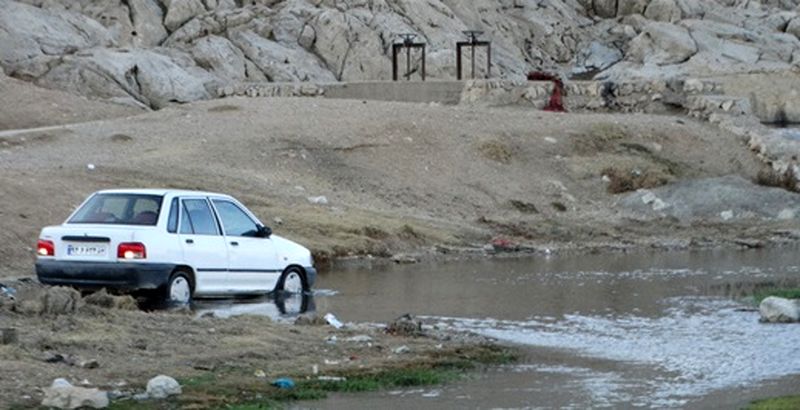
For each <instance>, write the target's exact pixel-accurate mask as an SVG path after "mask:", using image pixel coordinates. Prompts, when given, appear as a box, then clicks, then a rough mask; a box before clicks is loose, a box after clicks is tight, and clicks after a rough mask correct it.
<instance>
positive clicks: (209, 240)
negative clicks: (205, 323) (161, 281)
mask: <svg viewBox="0 0 800 410" xmlns="http://www.w3.org/2000/svg"><path fill="white" fill-rule="evenodd" d="M180 203H181V212H180V223H179V226H178V237H179V238H180V239H179V240H180V243H181V247H182V249H183V257H184V260H185V261H186V263H188V264H189V265H190V266H192V267H193V268H194V270H195V294H197V295H204V294H205V295H214V294H223V293H228V292H229V286H228V246H227V245H226V244H225V237H223V236H222V232H221V230H220V228H219V224H218V223H217V220H216V219H215V218H214V214H213V212H212V210H211V206H210V204H209V202H208V199H207V198H202V197H183V198H181V199H180Z"/></svg>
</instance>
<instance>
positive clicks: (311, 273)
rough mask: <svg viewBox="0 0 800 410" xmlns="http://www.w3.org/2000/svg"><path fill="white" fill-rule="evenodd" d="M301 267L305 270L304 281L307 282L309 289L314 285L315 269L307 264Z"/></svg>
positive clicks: (315, 278) (315, 279)
mask: <svg viewBox="0 0 800 410" xmlns="http://www.w3.org/2000/svg"><path fill="white" fill-rule="evenodd" d="M303 269H305V271H306V282H307V283H308V288H309V289H311V288H312V287H314V282H316V281H317V269H316V268H314V267H313V266H307V267H305V268H303Z"/></svg>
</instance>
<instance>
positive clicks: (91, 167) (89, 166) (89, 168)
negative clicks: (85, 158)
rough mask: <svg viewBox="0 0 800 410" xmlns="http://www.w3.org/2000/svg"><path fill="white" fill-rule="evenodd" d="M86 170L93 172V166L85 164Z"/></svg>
mask: <svg viewBox="0 0 800 410" xmlns="http://www.w3.org/2000/svg"><path fill="white" fill-rule="evenodd" d="M86 169H88V170H89V171H91V170H93V169H94V164H86Z"/></svg>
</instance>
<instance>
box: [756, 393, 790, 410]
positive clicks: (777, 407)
mask: <svg viewBox="0 0 800 410" xmlns="http://www.w3.org/2000/svg"><path fill="white" fill-rule="evenodd" d="M794 409H800V396H784V397H774V398H771V399H764V400H757V401H754V402H752V403H750V405H749V406H747V410H794Z"/></svg>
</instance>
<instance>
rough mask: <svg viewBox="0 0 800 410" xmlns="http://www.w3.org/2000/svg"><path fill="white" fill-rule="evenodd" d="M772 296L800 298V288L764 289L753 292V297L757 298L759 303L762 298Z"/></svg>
mask: <svg viewBox="0 0 800 410" xmlns="http://www.w3.org/2000/svg"><path fill="white" fill-rule="evenodd" d="M770 296H777V297H779V298H786V299H800V288H774V289H762V290H758V291H756V292H755V293H754V294H753V298H754V299H755V300H756V303H757V304H760V303H761V301H762V300H764V299H766V298H768V297H770Z"/></svg>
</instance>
